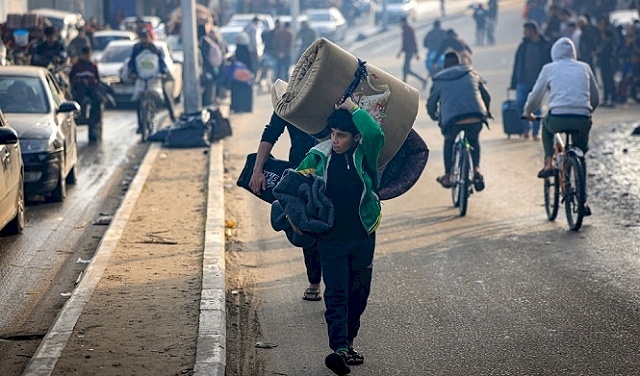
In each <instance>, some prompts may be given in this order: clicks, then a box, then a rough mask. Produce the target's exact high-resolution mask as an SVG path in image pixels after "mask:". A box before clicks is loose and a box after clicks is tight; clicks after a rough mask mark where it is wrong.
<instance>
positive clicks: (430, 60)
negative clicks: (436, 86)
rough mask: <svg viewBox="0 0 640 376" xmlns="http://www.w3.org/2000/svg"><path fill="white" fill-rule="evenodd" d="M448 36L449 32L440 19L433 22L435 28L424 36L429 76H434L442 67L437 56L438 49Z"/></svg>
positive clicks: (423, 43)
mask: <svg viewBox="0 0 640 376" xmlns="http://www.w3.org/2000/svg"><path fill="white" fill-rule="evenodd" d="M446 38H447V32H446V31H445V30H443V29H442V27H441V24H440V20H435V21H434V22H433V28H432V29H431V30H429V32H428V33H427V35H425V36H424V40H423V42H422V45H423V46H424V48H425V49H426V50H427V58H426V61H425V65H426V66H427V72H429V76H431V77H433V76H434V75H435V74H436V72H437V71H438V70H440V69H442V65H441V62H440V61H436V60H435V57H436V54H437V53H438V49H440V46H441V45H442V42H443V41H444V40H445V39H446Z"/></svg>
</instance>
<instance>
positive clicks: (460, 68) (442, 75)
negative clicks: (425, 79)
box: [433, 64, 471, 81]
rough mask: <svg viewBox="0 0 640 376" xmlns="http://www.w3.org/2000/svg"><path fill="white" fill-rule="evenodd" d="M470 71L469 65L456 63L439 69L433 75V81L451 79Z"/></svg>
mask: <svg viewBox="0 0 640 376" xmlns="http://www.w3.org/2000/svg"><path fill="white" fill-rule="evenodd" d="M469 72H471V67H470V66H468V65H466V64H458V65H454V66H452V67H449V68H447V69H444V70H441V71H440V72H439V73H438V74H436V75H435V77H433V80H434V81H453V80H457V79H459V78H460V77H462V76H464V75H465V74H469Z"/></svg>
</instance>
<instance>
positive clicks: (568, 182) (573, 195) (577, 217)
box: [564, 153, 587, 231]
mask: <svg viewBox="0 0 640 376" xmlns="http://www.w3.org/2000/svg"><path fill="white" fill-rule="evenodd" d="M585 184H586V180H585V176H584V170H583V168H582V162H581V161H580V159H579V158H578V157H576V156H575V155H573V154H571V153H569V156H568V159H567V168H566V170H565V176H564V192H565V194H564V208H565V212H566V214H567V222H568V223H569V228H570V229H571V230H572V231H578V230H579V229H580V227H581V226H582V219H583V218H584V203H585V201H586V199H587V198H586V194H585V192H586V190H585Z"/></svg>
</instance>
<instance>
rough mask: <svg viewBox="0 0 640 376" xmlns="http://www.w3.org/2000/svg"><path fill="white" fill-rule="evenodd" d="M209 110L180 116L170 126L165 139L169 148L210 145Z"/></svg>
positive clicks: (165, 144)
mask: <svg viewBox="0 0 640 376" xmlns="http://www.w3.org/2000/svg"><path fill="white" fill-rule="evenodd" d="M209 116H210V115H209V111H206V110H203V111H199V112H194V113H190V114H183V115H182V116H180V119H178V121H177V122H175V124H173V125H172V126H170V127H169V130H168V133H167V135H166V138H165V140H164V146H166V147H168V148H199V147H208V146H209V132H210V129H209Z"/></svg>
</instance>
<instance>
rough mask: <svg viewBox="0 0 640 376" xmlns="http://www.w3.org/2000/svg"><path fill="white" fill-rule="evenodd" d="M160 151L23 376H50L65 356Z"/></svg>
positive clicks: (153, 152)
mask: <svg viewBox="0 0 640 376" xmlns="http://www.w3.org/2000/svg"><path fill="white" fill-rule="evenodd" d="M160 147H161V146H160V145H159V144H157V143H153V144H151V146H149V150H148V151H147V153H146V155H145V157H144V160H143V161H142V163H141V164H140V167H139V169H138V172H137V173H136V176H135V178H134V179H133V181H132V182H131V186H130V187H129V190H128V191H127V193H126V195H125V197H124V199H123V201H122V204H121V205H120V207H119V208H118V210H117V211H116V213H115V215H114V216H113V219H112V221H111V224H110V225H109V228H108V229H107V231H106V232H105V234H104V237H103V238H102V240H101V241H100V244H99V245H98V248H97V249H96V252H95V255H94V256H93V258H92V259H91V263H90V264H89V265H88V267H87V269H86V270H85V274H84V277H83V278H82V280H81V281H80V283H79V284H78V287H76V289H75V290H73V292H72V294H71V297H70V298H69V300H67V302H66V303H65V304H64V306H63V307H62V309H61V310H60V313H58V316H57V318H56V320H55V322H54V324H53V326H52V327H51V329H49V331H48V332H47V334H46V336H45V337H44V339H43V340H42V342H41V343H40V346H38V349H37V350H36V353H35V355H34V356H33V357H32V358H31V360H29V363H27V367H26V368H25V370H24V372H23V373H22V374H23V375H26V376H48V375H51V373H53V370H54V368H55V366H56V363H57V362H58V359H59V358H60V356H61V355H62V351H63V350H64V348H65V346H66V345H67V342H68V341H69V338H70V337H71V334H72V333H73V329H74V327H75V326H76V324H77V323H78V319H79V318H80V315H81V314H82V310H83V309H84V307H85V305H86V304H87V302H88V301H89V299H91V295H92V294H93V291H94V290H95V288H96V286H97V285H98V282H100V278H101V277H102V274H103V273H104V271H105V269H106V268H107V265H108V264H109V260H110V259H111V255H112V254H113V252H114V251H115V249H116V247H117V245H118V242H119V241H120V237H121V236H122V233H123V232H124V229H125V226H126V225H127V222H129V218H130V216H131V213H132V212H133V209H134V207H135V205H136V202H137V200H138V198H139V196H140V193H142V189H143V187H144V184H145V182H146V180H147V177H148V176H149V173H150V172H151V168H152V167H153V163H154V162H155V160H156V157H157V156H158V152H159V151H160Z"/></svg>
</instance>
